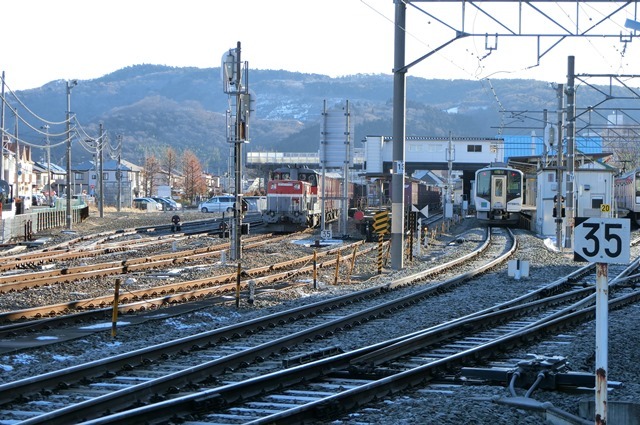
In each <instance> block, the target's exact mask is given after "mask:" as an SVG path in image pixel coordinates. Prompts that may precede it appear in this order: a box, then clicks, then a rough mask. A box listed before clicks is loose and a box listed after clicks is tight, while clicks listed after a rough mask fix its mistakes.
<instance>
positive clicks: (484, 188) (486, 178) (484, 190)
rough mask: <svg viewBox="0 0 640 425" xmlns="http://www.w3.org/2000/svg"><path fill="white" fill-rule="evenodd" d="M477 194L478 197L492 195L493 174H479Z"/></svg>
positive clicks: (486, 172) (484, 172)
mask: <svg viewBox="0 0 640 425" xmlns="http://www.w3.org/2000/svg"><path fill="white" fill-rule="evenodd" d="M476 193H477V194H478V196H489V195H490V194H491V174H490V173H489V172H488V171H483V172H481V173H478V178H477V179H476Z"/></svg>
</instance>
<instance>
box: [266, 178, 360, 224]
mask: <svg viewBox="0 0 640 425" xmlns="http://www.w3.org/2000/svg"><path fill="white" fill-rule="evenodd" d="M323 187H324V189H323ZM342 189H343V178H342V176H340V175H339V174H337V173H331V172H325V173H324V177H323V175H322V173H321V172H318V171H316V170H313V169H310V168H307V167H286V168H278V169H276V170H274V171H273V172H272V177H271V179H270V180H269V182H268V183H267V206H266V209H265V210H263V212H262V219H263V221H264V222H265V223H266V225H267V227H268V228H269V229H272V230H274V231H294V230H299V229H300V228H305V227H317V226H318V225H319V224H320V223H321V222H322V214H323V213H324V218H325V222H330V221H333V220H336V219H337V218H338V217H339V216H340V211H341V207H342V199H343V190H342ZM361 192H362V189H361V188H359V187H357V185H355V184H350V185H349V188H348V190H347V196H348V198H349V208H352V207H355V206H356V205H357V204H358V202H359V196H357V197H354V193H355V194H356V195H358V194H361ZM323 197H324V198H323ZM323 199H324V206H323V202H322V201H323Z"/></svg>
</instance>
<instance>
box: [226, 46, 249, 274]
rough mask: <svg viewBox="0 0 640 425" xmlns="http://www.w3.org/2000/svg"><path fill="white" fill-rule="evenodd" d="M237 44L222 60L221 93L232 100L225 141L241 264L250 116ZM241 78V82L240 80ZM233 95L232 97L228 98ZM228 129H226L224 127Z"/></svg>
mask: <svg viewBox="0 0 640 425" xmlns="http://www.w3.org/2000/svg"><path fill="white" fill-rule="evenodd" d="M240 52H241V49H240V42H239V41H238V44H237V47H236V48H235V49H229V51H228V52H227V53H225V55H224V56H223V58H222V72H223V88H224V92H225V93H227V94H229V95H230V99H231V98H233V99H234V100H235V108H229V114H233V113H235V121H233V120H230V121H233V123H234V125H233V135H229V137H228V140H229V142H230V143H233V152H234V154H233V160H234V165H235V167H234V168H235V170H234V171H235V174H234V175H235V182H234V183H235V184H234V186H235V209H234V217H233V218H234V220H233V226H232V228H231V240H232V250H231V255H232V257H233V258H232V259H233V260H235V261H237V262H238V265H239V264H240V261H241V260H242V246H241V235H242V145H243V144H244V143H246V142H247V141H248V134H247V132H248V125H249V113H250V103H251V99H250V95H249V81H248V79H249V75H248V65H247V64H246V63H245V64H244V69H243V66H242V65H243V63H242V60H241V55H240ZM243 79H244V81H243ZM231 95H233V97H232V96H231ZM227 128H229V126H228V127H227Z"/></svg>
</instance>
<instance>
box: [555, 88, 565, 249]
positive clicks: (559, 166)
mask: <svg viewBox="0 0 640 425" xmlns="http://www.w3.org/2000/svg"><path fill="white" fill-rule="evenodd" d="M563 117H564V84H558V131H556V134H555V138H556V148H557V150H558V153H557V158H556V182H557V184H558V191H557V194H558V197H557V198H556V205H555V208H556V215H557V217H556V245H557V248H558V251H560V252H562V250H563V245H564V244H563V241H562V222H563V220H562V213H561V211H562V185H563V183H564V182H563V180H564V179H563V176H564V170H565V168H564V159H563V152H562V150H563V149H564V147H563V137H562V136H563V131H562V128H563V120H562V119H563Z"/></svg>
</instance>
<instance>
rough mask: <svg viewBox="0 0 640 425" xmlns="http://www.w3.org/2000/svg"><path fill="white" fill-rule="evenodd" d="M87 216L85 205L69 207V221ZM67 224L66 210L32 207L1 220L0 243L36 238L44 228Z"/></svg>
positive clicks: (73, 221) (79, 220) (75, 220)
mask: <svg viewBox="0 0 640 425" xmlns="http://www.w3.org/2000/svg"><path fill="white" fill-rule="evenodd" d="M87 217H89V207H88V206H87V205H81V206H74V207H72V209H71V222H72V223H80V222H82V221H83V220H85V219H86V218H87ZM66 225H67V211H66V209H59V208H42V209H37V210H36V209H34V210H32V211H31V212H29V213H26V214H19V215H16V216H15V217H12V218H7V219H4V220H1V224H0V235H1V236H2V239H1V240H0V242H1V243H9V242H16V241H28V240H32V239H34V238H37V235H38V234H39V233H42V232H43V231H45V230H49V229H54V228H57V227H61V228H63V227H65V226H66Z"/></svg>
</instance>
